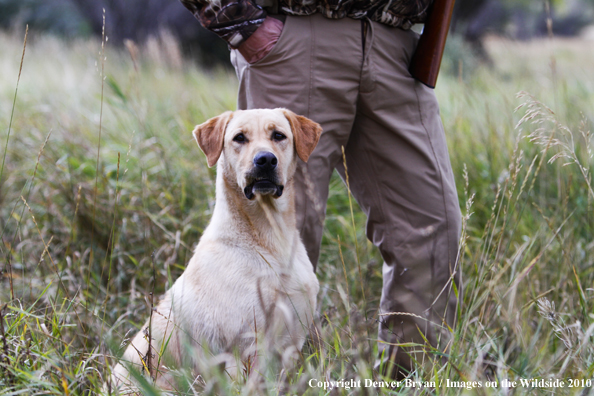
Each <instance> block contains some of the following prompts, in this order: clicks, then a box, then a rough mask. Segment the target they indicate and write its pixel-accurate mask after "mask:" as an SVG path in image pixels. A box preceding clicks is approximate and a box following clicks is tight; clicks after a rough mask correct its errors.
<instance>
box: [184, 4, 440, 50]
mask: <svg viewBox="0 0 594 396" xmlns="http://www.w3.org/2000/svg"><path fill="white" fill-rule="evenodd" d="M264 1H265V0H264ZM277 1H278V11H279V13H281V14H286V15H311V14H314V13H316V12H320V13H322V14H323V15H324V16H325V17H327V18H332V19H338V18H344V17H351V18H355V19H362V18H364V17H369V18H370V19H371V20H372V21H376V22H380V23H384V24H387V25H390V26H395V27H400V28H402V29H410V27H411V26H412V25H413V24H415V23H418V22H423V21H424V19H425V16H426V13H427V8H428V7H429V5H430V4H431V3H432V1H433V0H277ZM181 2H182V4H183V5H184V6H185V7H186V8H187V9H189V10H190V11H191V12H192V14H194V16H195V17H196V18H197V19H198V20H199V21H200V23H201V24H202V26H204V27H205V28H207V29H209V30H211V31H213V32H214V33H216V34H218V35H219V36H220V37H222V38H223V39H224V40H225V41H227V43H229V45H230V46H231V47H234V48H237V47H239V45H240V44H241V43H243V42H244V41H245V40H246V39H247V38H248V37H249V36H250V35H251V34H252V33H253V32H255V31H256V29H257V28H258V27H259V26H260V25H261V24H262V22H264V19H265V18H266V15H267V13H266V10H265V9H264V8H262V7H261V6H260V5H258V4H256V3H257V2H258V3H261V2H263V1H262V0H181Z"/></svg>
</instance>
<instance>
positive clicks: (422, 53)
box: [408, 0, 456, 88]
mask: <svg viewBox="0 0 594 396" xmlns="http://www.w3.org/2000/svg"><path fill="white" fill-rule="evenodd" d="M455 2H456V0H435V1H434V2H433V4H432V5H431V7H430V9H429V12H428V15H427V19H426V21H425V27H424V28H423V33H422V35H421V38H420V39H419V43H418V45H417V49H416V50H415V53H414V55H413V57H412V59H411V62H410V66H409V69H408V70H409V72H410V74H411V75H412V76H413V77H414V78H416V79H417V80H419V81H420V82H422V83H423V84H425V85H427V86H428V87H430V88H435V84H436V82H437V76H438V74H439V67H440V65H441V58H442V56H443V51H444V48H445V43H446V39H447V37H448V31H449V28H450V22H451V20H452V13H453V12H454V3H455Z"/></svg>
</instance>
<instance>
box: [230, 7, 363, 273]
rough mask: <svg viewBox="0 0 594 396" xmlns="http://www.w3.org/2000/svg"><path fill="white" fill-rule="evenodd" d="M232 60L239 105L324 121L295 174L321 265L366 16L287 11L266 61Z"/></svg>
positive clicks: (306, 233)
mask: <svg viewBox="0 0 594 396" xmlns="http://www.w3.org/2000/svg"><path fill="white" fill-rule="evenodd" d="M231 60H232V63H233V65H234V66H235V69H236V71H237V74H238V78H239V95H238V96H239V98H238V107H239V108H240V109H252V108H275V107H285V108H288V109H290V110H292V111H294V112H295V113H297V114H300V115H304V116H306V117H308V118H311V119H312V120H314V121H316V122H318V123H319V124H320V125H321V126H322V128H323V133H322V136H321V138H320V141H319V143H318V145H317V147H316V149H315V150H314V152H313V153H312V155H311V156H310V158H309V161H308V163H307V164H305V163H303V162H301V161H299V166H298V168H297V173H296V175H295V181H296V183H295V187H296V194H295V196H296V207H297V227H298V228H299V230H300V233H301V238H302V240H303V242H304V244H305V247H306V249H307V252H308V255H309V258H310V260H311V262H312V264H313V265H314V267H316V266H317V262H318V258H319V253H320V243H321V240H322V231H323V222H324V218H325V213H326V201H327V199H328V184H329V182H330V176H331V175H332V172H333V170H334V168H335V166H336V163H337V162H341V161H342V150H341V147H342V146H346V144H347V142H348V138H349V134H350V131H351V129H352V125H353V120H354V118H355V113H356V109H355V104H356V102H357V95H358V89H359V79H360V72H361V64H362V60H363V57H362V47H361V21H355V20H353V19H350V18H344V19H340V20H331V19H326V18H324V17H322V16H321V15H319V14H316V15H312V16H308V17H303V16H302V17H291V16H288V17H287V19H286V21H285V25H284V27H283V31H282V34H281V37H280V38H279V41H278V42H277V44H276V45H275V47H274V48H273V49H272V51H271V52H270V53H269V54H268V55H267V56H266V57H264V59H262V60H261V61H259V62H257V63H255V64H251V65H250V64H248V63H247V62H246V61H245V60H244V59H243V57H242V56H241V54H239V52H238V51H232V54H231Z"/></svg>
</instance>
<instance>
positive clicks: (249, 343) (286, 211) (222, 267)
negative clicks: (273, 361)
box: [111, 109, 321, 392]
mask: <svg viewBox="0 0 594 396" xmlns="http://www.w3.org/2000/svg"><path fill="white" fill-rule="evenodd" d="M320 134H321V128H320V126H319V125H318V124H316V123H315V122H313V121H311V120H309V119H307V118H305V117H302V116H298V115H296V114H294V113H292V112H291V111H288V110H285V109H274V110H271V109H257V110H246V111H236V112H226V113H224V114H222V115H220V116H218V117H215V118H212V119H210V120H208V121H206V122H205V123H203V124H201V125H198V126H197V127H196V129H195V130H194V137H195V138H196V141H197V142H198V145H199V146H200V148H201V149H202V151H204V153H205V154H206V158H207V161H208V166H209V167H212V166H213V165H214V164H216V163H218V166H217V179H216V205H215V209H214V212H213V216H212V219H211V222H210V224H209V225H208V227H207V228H206V230H205V231H204V234H203V235H202V238H201V239H200V242H199V243H198V246H196V250H195V253H194V256H193V257H192V259H191V260H190V262H189V263H188V266H187V268H186V270H185V272H184V273H183V274H182V275H181V276H180V278H179V279H177V281H176V282H175V283H174V285H173V286H172V287H171V289H169V291H168V292H167V293H166V295H165V296H164V297H163V299H162V300H161V301H160V303H159V304H158V306H157V308H156V309H155V310H154V312H153V314H152V315H151V319H150V321H147V323H146V325H145V326H144V327H143V329H142V330H141V331H140V332H139V333H138V334H137V335H136V337H135V338H134V339H133V340H132V342H131V343H130V345H129V346H128V348H127V349H126V351H125V353H124V355H123V357H122V359H121V362H120V363H119V364H118V365H117V366H116V367H115V368H114V370H113V374H112V380H111V383H112V384H111V388H112V389H116V388H119V389H120V392H130V391H133V389H134V388H135V385H134V380H133V378H132V375H131V373H130V368H131V367H132V368H134V369H136V370H138V371H139V372H143V373H144V374H145V375H147V374H149V373H150V376H151V377H152V378H153V379H155V380H156V384H157V386H159V387H160V388H162V389H169V390H174V388H175V384H174V383H173V377H172V374H171V371H170V369H171V367H185V368H190V369H191V370H193V371H194V373H195V374H198V373H200V370H201V368H204V367H206V366H207V365H208V364H213V362H214V363H216V364H219V365H220V364H221V363H225V370H226V371H227V372H228V373H229V374H230V375H231V376H236V375H238V374H239V373H240V371H241V370H246V369H247V367H246V364H253V362H254V361H258V360H262V359H266V356H265V355H268V354H270V353H271V352H274V353H278V352H281V353H282V354H283V355H284V356H285V357H286V356H293V357H294V355H295V354H296V353H297V352H298V351H299V350H300V349H301V347H302V345H303V342H304V340H305V336H306V333H307V331H308V329H309V326H310V324H311V323H312V320H313V312H314V308H315V306H316V295H317V292H318V289H319V285H318V280H317V278H316V276H315V274H314V272H313V266H312V264H311V262H310V261H309V259H308V257H307V254H306V251H305V247H304V246H303V243H302V242H301V239H300V237H299V232H298V230H297V229H296V226H295V204H294V194H295V191H294V186H293V175H294V173H295V169H296V166H297V157H299V158H300V159H301V160H303V161H307V159H308V157H309V156H310V154H311V152H312V151H313V149H314V147H315V146H316V144H317V142H318V139H319V137H320ZM149 340H150V342H149ZM262 343H264V344H265V345H266V346H265V347H264V348H262V346H261V345H260V346H258V345H257V344H262ZM232 354H234V355H232ZM205 362H206V363H205ZM246 362H248V363H246Z"/></svg>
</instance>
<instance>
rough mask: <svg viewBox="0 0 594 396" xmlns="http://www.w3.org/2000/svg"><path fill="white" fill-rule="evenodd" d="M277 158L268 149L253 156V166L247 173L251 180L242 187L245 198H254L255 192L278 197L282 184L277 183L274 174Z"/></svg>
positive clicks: (281, 193) (280, 193)
mask: <svg viewBox="0 0 594 396" xmlns="http://www.w3.org/2000/svg"><path fill="white" fill-rule="evenodd" d="M277 165H278V159H277V158H276V156H275V155H274V154H272V153H271V152H268V151H260V152H259V153H258V154H256V156H255V157H254V168H253V169H252V172H250V174H249V175H248V180H251V182H250V183H249V184H248V185H247V186H246V187H245V188H244V189H243V193H244V194H245V197H246V198H247V199H250V200H251V199H254V197H255V194H260V195H272V196H273V197H274V198H278V197H280V196H281V195H283V189H284V186H283V185H281V184H279V182H278V178H277V175H276V166H277Z"/></svg>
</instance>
